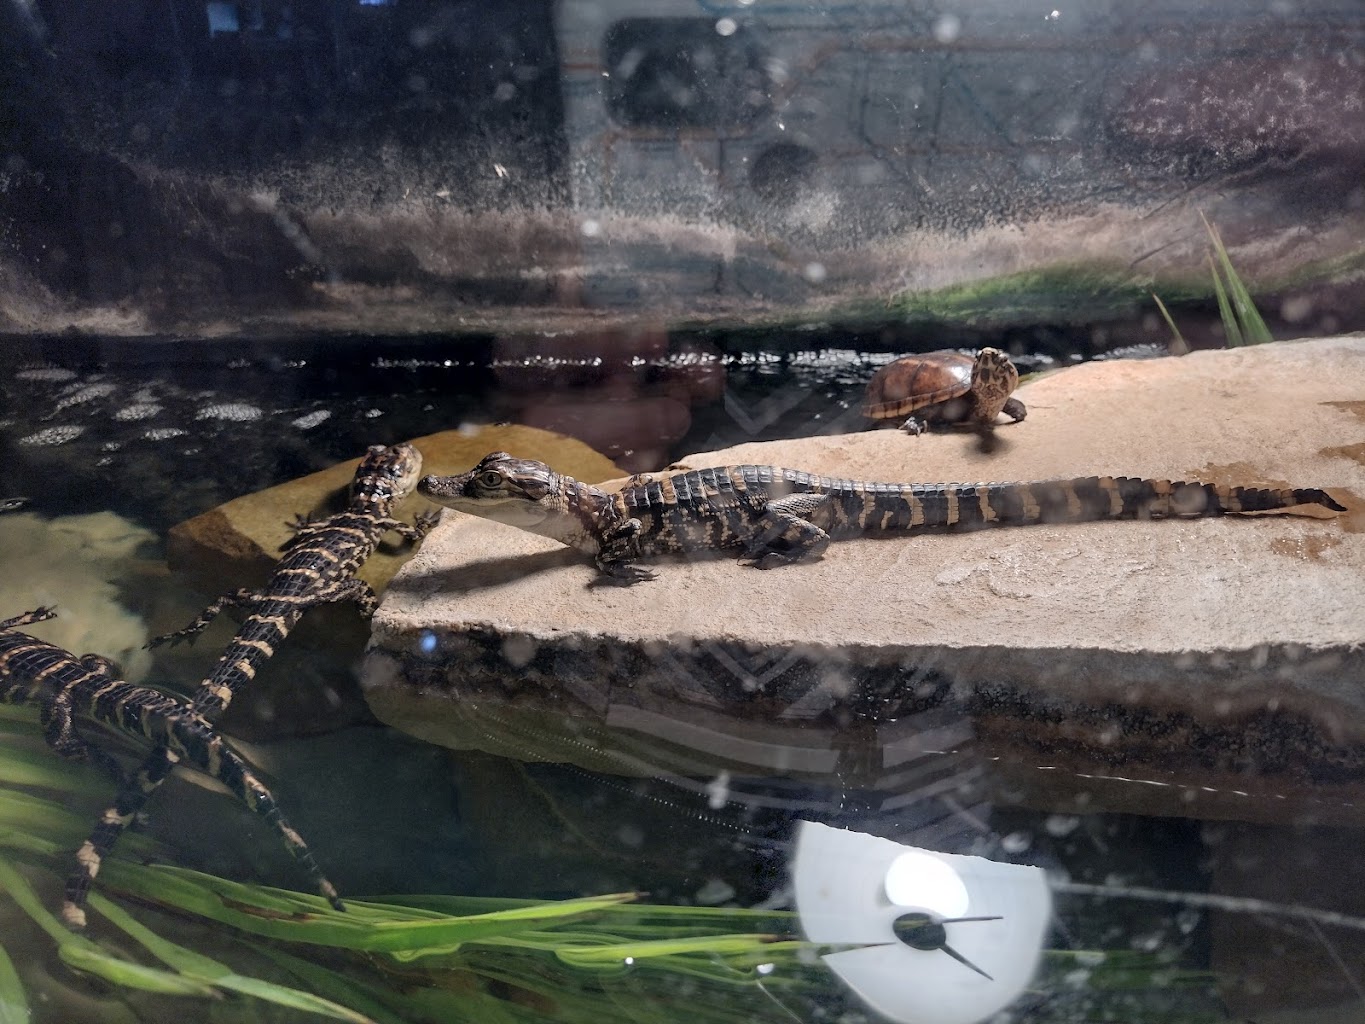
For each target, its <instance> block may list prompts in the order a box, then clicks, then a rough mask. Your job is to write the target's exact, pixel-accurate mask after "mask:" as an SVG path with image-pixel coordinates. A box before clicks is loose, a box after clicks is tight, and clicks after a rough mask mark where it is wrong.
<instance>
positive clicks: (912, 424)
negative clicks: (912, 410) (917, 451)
mask: <svg viewBox="0 0 1365 1024" xmlns="http://www.w3.org/2000/svg"><path fill="white" fill-rule="evenodd" d="M928 429H929V424H927V423H926V422H924V420H921V419H916V418H915V417H914V416H907V417H906V418H905V422H904V423H902V424H901V430H903V431H905V432H906V433H907V434H911V435H913V436H915V437H918V436H919V435H920V434H922V433H924V432H925V431H926V430H928Z"/></svg>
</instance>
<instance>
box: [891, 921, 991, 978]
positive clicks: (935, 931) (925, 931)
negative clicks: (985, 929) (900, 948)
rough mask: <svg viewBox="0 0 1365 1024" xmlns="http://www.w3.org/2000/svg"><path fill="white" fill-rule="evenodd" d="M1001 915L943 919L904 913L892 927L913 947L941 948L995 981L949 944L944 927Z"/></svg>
mask: <svg viewBox="0 0 1365 1024" xmlns="http://www.w3.org/2000/svg"><path fill="white" fill-rule="evenodd" d="M1000 920H1002V918H1000V917H949V918H944V919H942V920H939V919H936V918H933V917H931V916H930V915H928V914H923V913H914V914H904V915H902V916H901V917H898V918H896V922H895V924H893V925H892V928H893V929H894V930H895V932H896V938H898V939H900V940H901V941H902V942H904V943H905V944H906V945H907V946H909V947H910V948H911V949H923V950H931V949H941V950H943V952H945V953H947V954H948V955H949V956H950V957H952V958H953V959H954V960H956V961H957V962H958V963H960V964H962V965H963V966H964V967H970V968H971V969H972V970H974V971H975V972H976V973H977V974H979V975H981V977H983V978H985V979H986V980H987V981H994V980H995V979H994V978H992V977H991V976H990V975H989V974H987V973H986V972H985V971H983V970H982V969H981V968H980V967H978V966H976V964H974V963H972V962H971V961H970V960H968V959H967V958H966V957H965V956H963V955H962V954H961V953H959V952H958V951H957V950H955V949H954V948H953V947H952V946H950V945H948V929H947V928H945V927H943V926H944V925H946V924H962V923H964V922H967V921H1000Z"/></svg>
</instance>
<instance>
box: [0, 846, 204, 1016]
mask: <svg viewBox="0 0 1365 1024" xmlns="http://www.w3.org/2000/svg"><path fill="white" fill-rule="evenodd" d="M0 889H5V890H6V891H8V893H9V895H10V898H11V899H13V900H14V902H15V903H16V904H18V905H19V907H20V909H22V910H23V911H24V913H26V914H28V916H29V917H31V918H33V921H34V923H35V924H37V925H38V927H40V928H41V929H42V930H43V931H45V932H47V934H48V936H49V937H50V938H51V939H52V941H53V942H55V943H56V944H57V954H58V956H60V957H61V958H62V962H63V963H65V964H67V966H69V967H72V968H74V969H75V970H78V971H85V972H86V973H88V974H94V975H96V976H98V977H101V978H103V979H104V980H105V981H109V982H112V983H114V984H115V985H125V986H127V987H128V988H136V989H141V990H143V991H144V992H160V993H163V994H165V995H178V996H210V997H211V996H215V995H216V993H215V992H214V990H213V989H212V988H211V987H209V986H208V985H205V984H204V983H203V982H201V981H196V980H194V979H193V978H186V977H183V976H182V975H179V974H172V973H170V972H168V971H162V970H158V969H156V968H155V967H144V966H143V965H142V964H136V963H133V962H132V961H130V960H124V959H122V958H120V957H116V956H113V955H112V954H109V953H106V952H105V951H104V950H102V949H100V948H99V947H98V946H96V945H95V944H94V943H93V942H91V941H90V940H89V939H87V938H86V937H85V936H83V935H77V934H75V933H74V932H70V931H68V930H67V929H66V927H65V925H63V924H62V923H61V922H60V921H58V920H57V919H56V918H55V917H53V916H52V914H50V913H48V911H47V910H46V909H45V908H44V907H43V904H42V901H41V900H40V899H38V894H37V893H35V892H34V891H33V888H32V886H30V885H29V884H28V882H27V881H26V880H25V879H24V877H23V876H22V875H20V874H19V872H17V871H15V870H14V868H13V866H11V865H10V863H9V862H8V861H6V860H0Z"/></svg>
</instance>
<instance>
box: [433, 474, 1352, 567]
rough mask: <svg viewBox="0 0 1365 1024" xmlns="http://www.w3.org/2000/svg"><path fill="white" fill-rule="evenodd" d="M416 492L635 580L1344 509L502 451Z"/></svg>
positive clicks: (1278, 498) (1248, 493)
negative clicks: (847, 542)
mask: <svg viewBox="0 0 1365 1024" xmlns="http://www.w3.org/2000/svg"><path fill="white" fill-rule="evenodd" d="M417 489H418V491H419V492H420V493H422V494H424V495H426V496H427V497H428V498H430V499H431V500H432V501H435V502H439V503H440V504H442V505H446V506H449V507H450V508H453V509H458V510H459V511H461V512H469V513H472V514H474V515H477V516H482V517H483V518H485V519H492V520H495V521H497V522H500V523H506V524H508V525H509V526H517V527H520V528H521V529H523V530H529V531H530V532H531V533H538V534H540V535H542V536H545V537H553V538H554V539H555V540H557V541H560V542H561V543H564V544H568V545H570V546H571V547H574V548H577V549H578V550H579V551H582V552H584V553H585V554H588V555H591V556H592V557H593V559H594V560H595V561H596V563H597V567H598V568H599V569H600V570H602V572H603V573H605V574H607V576H608V577H610V578H611V579H612V580H614V581H616V582H620V583H627V584H629V583H637V582H639V581H641V580H647V579H652V578H653V577H654V575H655V574H654V573H652V572H650V571H649V570H647V569H642V568H640V567H639V566H636V565H634V564H633V562H634V560H635V559H638V558H642V557H647V556H649V555H656V554H678V553H688V552H697V551H721V550H738V551H739V552H740V554H741V557H742V558H745V559H748V560H750V561H752V562H753V564H754V565H756V566H758V567H759V568H760V569H771V568H773V567H774V566H778V565H787V564H789V563H791V562H798V561H801V560H802V559H805V558H814V557H816V556H818V555H820V554H822V553H823V552H824V550H825V549H826V548H827V547H828V546H829V542H830V540H831V538H841V537H850V536H857V535H860V534H862V533H864V532H869V531H878V530H905V531H913V530H921V529H927V528H932V527H947V526H959V527H964V528H971V527H982V526H987V525H996V524H1014V525H1024V524H1028V523H1078V522H1085V521H1089V520H1095V519H1161V518H1167V517H1175V516H1181V517H1195V516H1220V515H1224V514H1227V513H1230V512H1263V511H1268V510H1271V509H1286V508H1293V507H1295V506H1298V505H1321V506H1323V507H1324V508H1328V509H1331V510H1333V511H1335V512H1344V511H1346V510H1345V509H1344V508H1343V507H1342V506H1341V505H1339V504H1337V503H1336V502H1335V501H1334V500H1333V499H1332V498H1331V497H1330V496H1329V495H1328V494H1326V493H1325V492H1323V491H1320V490H1297V489H1296V490H1288V489H1271V488H1258V487H1227V486H1223V485H1221V484H1206V483H1172V482H1171V481H1168V480H1143V479H1139V478H1135V477H1107V476H1102V477H1093V476H1092V477H1080V478H1077V479H1074V480H1047V481H1040V482H1031V483H999V484H909V483H906V484H897V483H865V482H863V481H860V480H840V479H831V478H830V477H822V476H814V475H812V474H810V473H804V472H802V471H800V470H796V469H779V468H777V467H774V466H723V467H718V468H715V469H699V470H693V471H691V472H686V473H677V474H674V475H672V476H660V477H636V478H633V479H632V480H631V481H629V482H628V483H627V484H626V486H625V487H624V488H623V489H622V490H621V491H619V492H608V491H603V490H601V489H599V488H597V487H591V486H589V485H587V484H582V483H579V482H578V481H577V480H575V479H573V478H572V477H568V476H562V475H560V474H559V473H556V472H554V471H553V470H552V469H550V467H549V466H547V465H545V463H543V462H533V461H531V460H528V459H514V458H512V456H510V455H508V454H507V453H506V452H494V453H492V454H491V455H487V456H485V457H484V459H483V461H482V462H480V463H479V464H478V465H477V466H475V467H474V468H473V469H472V470H470V471H469V472H468V473H462V474H460V475H458V476H444V477H443V476H428V477H424V478H423V479H422V481H421V483H419V484H418V485H417Z"/></svg>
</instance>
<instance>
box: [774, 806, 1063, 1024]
mask: <svg viewBox="0 0 1365 1024" xmlns="http://www.w3.org/2000/svg"><path fill="white" fill-rule="evenodd" d="M792 873H793V875H794V876H795V887H796V909H797V912H798V914H799V915H800V918H801V928H802V930H803V931H804V932H805V935H806V938H808V939H809V940H810V941H811V942H821V943H831V944H841V945H842V944H848V945H858V946H860V947H862V948H860V949H849V950H844V951H842V952H838V953H827V954H825V956H824V957H823V958H822V959H823V960H824V961H825V963H827V964H828V965H829V966H830V968H831V969H832V970H833V971H834V972H835V973H836V974H837V975H838V976H839V977H840V978H841V979H842V980H843V981H844V983H845V984H847V985H848V986H849V987H850V988H851V989H853V991H854V992H856V993H857V994H858V996H859V997H860V998H861V999H862V1000H863V1001H864V1002H865V1003H867V1005H868V1006H870V1007H871V1008H872V1009H874V1010H876V1011H877V1012H878V1013H881V1014H883V1015H884V1016H886V1017H889V1018H890V1019H891V1020H894V1021H899V1022H901V1024H976V1022H977V1021H981V1020H985V1019H986V1018H988V1017H990V1016H992V1015H993V1014H995V1013H997V1012H999V1011H1000V1010H1002V1009H1004V1008H1005V1007H1006V1006H1008V1005H1009V1004H1010V1003H1012V1002H1013V1001H1014V1000H1015V999H1016V998H1017V997H1018V996H1019V994H1020V993H1021V992H1023V991H1024V989H1025V988H1026V987H1027V986H1028V983H1029V981H1030V980H1031V979H1032V978H1033V975H1034V973H1035V972H1036V971H1037V969H1038V961H1039V958H1040V956H1041V954H1042V948H1043V940H1044V937H1045V936H1046V934H1047V926H1048V921H1049V920H1050V919H1051V916H1052V896H1051V892H1050V890H1049V889H1048V885H1047V879H1046V877H1045V876H1044V874H1043V872H1042V871H1041V870H1040V869H1039V868H1033V867H1025V866H1021V865H1017V864H997V863H996V862H995V861H990V860H986V859H985V858H984V857H964V856H961V855H959V854H952V853H935V852H933V851H931V850H921V849H917V848H915V847H910V846H902V845H901V844H900V843H895V842H892V841H891V840H889V839H881V838H879V837H877V836H870V835H867V834H865V833H862V832H850V831H847V830H845V829H837V828H830V827H829V826H828V825H820V824H816V823H814V822H808V821H805V822H802V823H801V824H800V826H799V827H798V831H797V837H796V854H795V857H794V861H793V865H792Z"/></svg>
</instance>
